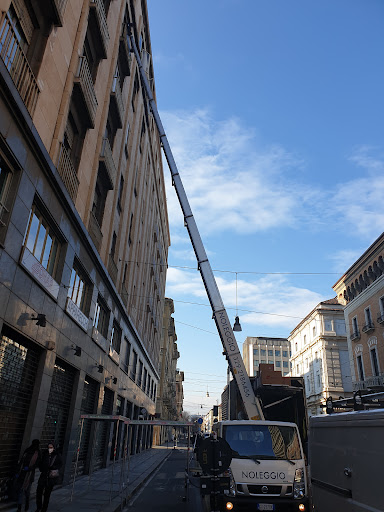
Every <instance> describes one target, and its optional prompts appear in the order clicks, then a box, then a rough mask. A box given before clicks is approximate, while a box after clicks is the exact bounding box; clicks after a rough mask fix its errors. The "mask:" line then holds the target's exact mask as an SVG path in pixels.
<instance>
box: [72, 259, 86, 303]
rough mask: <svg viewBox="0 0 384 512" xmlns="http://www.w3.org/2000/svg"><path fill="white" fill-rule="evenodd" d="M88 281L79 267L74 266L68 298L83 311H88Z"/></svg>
mask: <svg viewBox="0 0 384 512" xmlns="http://www.w3.org/2000/svg"><path fill="white" fill-rule="evenodd" d="M87 292H88V280H87V279H86V277H85V274H84V272H83V271H82V270H81V269H80V268H79V266H78V265H76V264H74V265H73V268H72V273H71V280H70V283H69V288H68V297H69V298H70V299H71V300H72V302H74V303H75V304H76V306H77V307H78V308H79V309H81V311H82V312H83V313H85V312H86V311H87V306H88V304H87V298H88V293H87Z"/></svg>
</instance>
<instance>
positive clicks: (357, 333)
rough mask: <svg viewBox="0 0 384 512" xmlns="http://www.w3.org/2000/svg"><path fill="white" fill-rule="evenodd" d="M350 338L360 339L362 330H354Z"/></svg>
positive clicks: (353, 339) (352, 339)
mask: <svg viewBox="0 0 384 512" xmlns="http://www.w3.org/2000/svg"><path fill="white" fill-rule="evenodd" d="M350 338H351V341H355V340H359V339H360V332H359V331H355V332H352V333H351V336H350Z"/></svg>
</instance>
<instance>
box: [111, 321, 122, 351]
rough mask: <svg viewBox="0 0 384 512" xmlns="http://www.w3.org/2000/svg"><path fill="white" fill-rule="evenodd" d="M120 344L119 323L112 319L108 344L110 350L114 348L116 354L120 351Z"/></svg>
mask: <svg viewBox="0 0 384 512" xmlns="http://www.w3.org/2000/svg"><path fill="white" fill-rule="evenodd" d="M120 345H121V329H120V327H119V324H118V323H117V322H116V321H115V320H114V321H113V327H112V332H111V340H110V346H111V350H115V352H117V353H118V354H119V353H120Z"/></svg>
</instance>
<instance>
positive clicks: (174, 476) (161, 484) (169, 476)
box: [124, 445, 203, 512]
mask: <svg viewBox="0 0 384 512" xmlns="http://www.w3.org/2000/svg"><path fill="white" fill-rule="evenodd" d="M189 453H191V452H189ZM186 466H187V448H186V446H185V445H181V446H180V445H179V446H178V447H177V448H176V449H174V450H172V452H171V454H170V456H169V457H168V458H167V459H166V460H165V462H164V463H163V464H161V465H160V467H159V468H158V469H157V470H156V471H155V473H154V474H153V476H152V477H151V478H150V479H149V480H148V482H147V483H146V484H145V485H144V486H143V487H142V488H141V490H140V491H139V492H138V493H137V494H136V495H135V496H134V497H133V498H132V500H131V501H130V503H129V504H128V505H127V506H126V507H125V509H124V510H125V512H135V511H137V512H143V511H146V510H151V511H153V512H192V511H194V512H200V511H202V510H203V508H202V501H201V498H200V490H199V488H197V487H195V486H194V485H189V486H188V488H187V487H186V485H185V482H186V481H185V469H186Z"/></svg>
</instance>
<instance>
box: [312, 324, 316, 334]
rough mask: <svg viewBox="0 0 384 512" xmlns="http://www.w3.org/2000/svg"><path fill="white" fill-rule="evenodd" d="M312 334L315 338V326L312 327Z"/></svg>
mask: <svg viewBox="0 0 384 512" xmlns="http://www.w3.org/2000/svg"><path fill="white" fill-rule="evenodd" d="M312 333H313V337H315V336H316V325H314V326H313V328H312Z"/></svg>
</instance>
